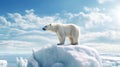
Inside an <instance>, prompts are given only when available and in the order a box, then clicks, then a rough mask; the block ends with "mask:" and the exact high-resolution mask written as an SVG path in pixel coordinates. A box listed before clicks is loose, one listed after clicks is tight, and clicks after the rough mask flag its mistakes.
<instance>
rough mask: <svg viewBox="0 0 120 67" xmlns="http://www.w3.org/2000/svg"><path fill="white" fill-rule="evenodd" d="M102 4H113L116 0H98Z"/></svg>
mask: <svg viewBox="0 0 120 67" xmlns="http://www.w3.org/2000/svg"><path fill="white" fill-rule="evenodd" d="M97 1H98V2H99V3H100V4H103V3H105V2H113V1H115V0H97Z"/></svg>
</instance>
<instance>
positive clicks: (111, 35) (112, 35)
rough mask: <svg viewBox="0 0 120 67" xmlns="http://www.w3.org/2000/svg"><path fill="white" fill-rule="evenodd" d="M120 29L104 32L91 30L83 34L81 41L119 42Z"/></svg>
mask: <svg viewBox="0 0 120 67" xmlns="http://www.w3.org/2000/svg"><path fill="white" fill-rule="evenodd" d="M119 37H120V31H113V30H110V31H104V32H89V33H86V34H83V36H82V37H81V42H83V43H92V42H94V43H95V42H98V43H112V44H119V43H120V42H119V41H120V38H119Z"/></svg>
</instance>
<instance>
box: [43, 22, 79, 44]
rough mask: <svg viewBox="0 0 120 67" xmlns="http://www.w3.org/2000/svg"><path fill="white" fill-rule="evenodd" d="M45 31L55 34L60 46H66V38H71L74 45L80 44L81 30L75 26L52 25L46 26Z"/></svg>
mask: <svg viewBox="0 0 120 67" xmlns="http://www.w3.org/2000/svg"><path fill="white" fill-rule="evenodd" d="M43 30H49V31H52V32H55V33H56V34H57V36H58V39H59V41H60V43H58V45H62V44H64V42H65V38H66V37H69V39H70V42H71V44H72V45H77V44H78V43H79V36H80V28H79V27H78V26H77V25H75V24H62V23H52V24H49V25H46V26H44V27H43Z"/></svg>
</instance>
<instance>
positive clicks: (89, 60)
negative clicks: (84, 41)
mask: <svg viewBox="0 0 120 67" xmlns="http://www.w3.org/2000/svg"><path fill="white" fill-rule="evenodd" d="M33 59H34V60H35V63H36V62H37V63H38V65H39V67H102V62H101V58H100V56H99V54H98V52H97V51H96V50H95V49H93V48H90V47H87V46H81V45H74V46H72V45H68V46H64V45H61V46H46V47H44V48H41V49H40V50H38V51H36V52H34V53H33ZM29 62H33V61H32V60H31V61H28V63H29ZM32 65H34V62H33V63H32V64H31V65H30V64H28V67H30V66H32Z"/></svg>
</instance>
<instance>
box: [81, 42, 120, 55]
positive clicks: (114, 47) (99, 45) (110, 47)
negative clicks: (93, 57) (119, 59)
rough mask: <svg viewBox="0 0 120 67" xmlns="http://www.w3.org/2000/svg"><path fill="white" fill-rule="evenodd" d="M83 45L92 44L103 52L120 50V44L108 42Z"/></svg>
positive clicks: (88, 44) (90, 44)
mask: <svg viewBox="0 0 120 67" xmlns="http://www.w3.org/2000/svg"><path fill="white" fill-rule="evenodd" d="M83 45H87V46H90V47H92V48H95V49H97V50H98V51H99V52H101V53H105V52H111V53H112V52H116V53H117V52H118V53H119V52H120V48H119V47H120V45H118V44H108V43H84V44H83Z"/></svg>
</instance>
